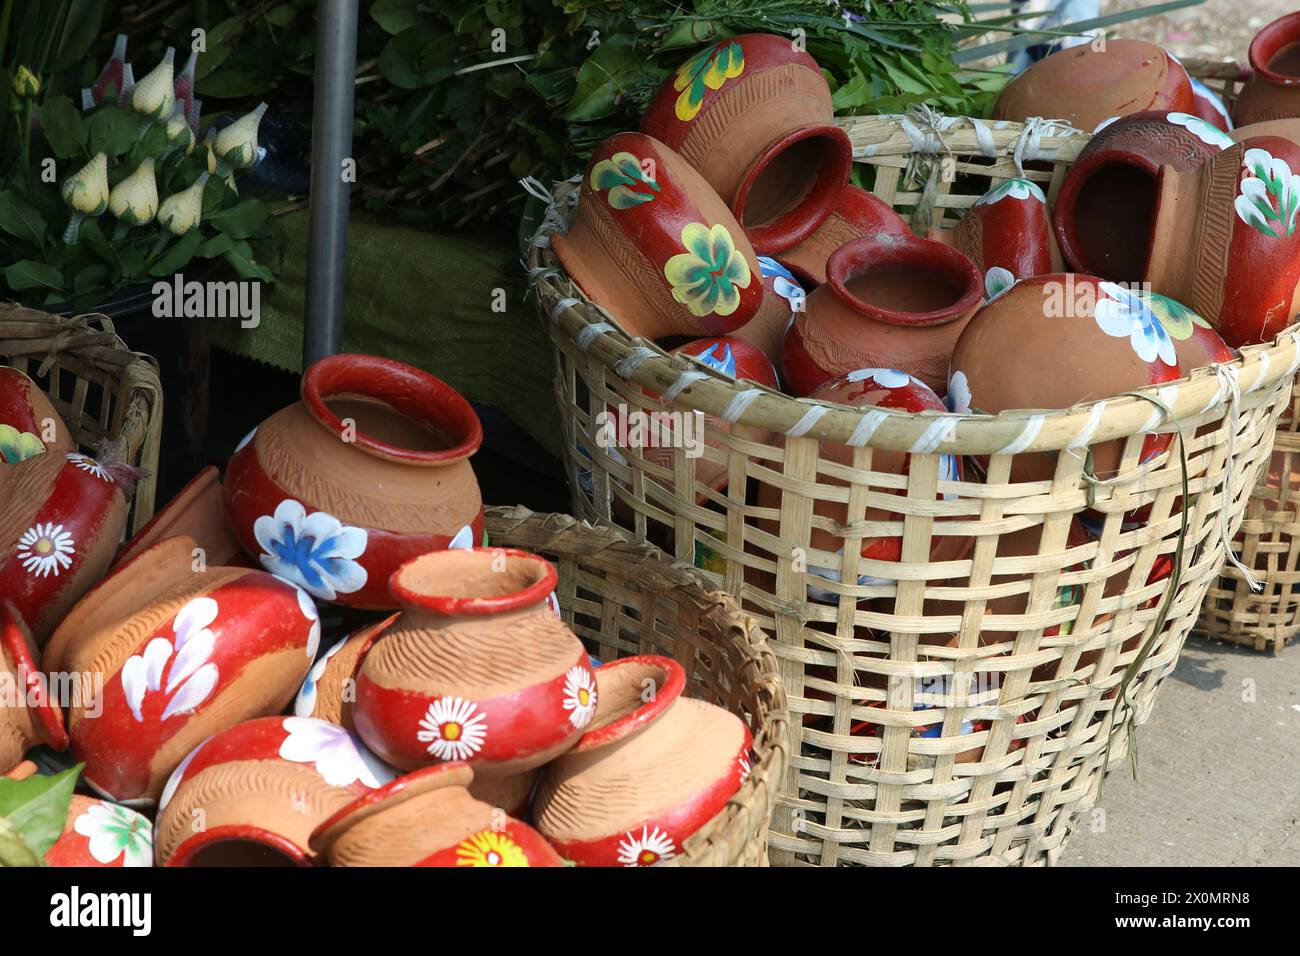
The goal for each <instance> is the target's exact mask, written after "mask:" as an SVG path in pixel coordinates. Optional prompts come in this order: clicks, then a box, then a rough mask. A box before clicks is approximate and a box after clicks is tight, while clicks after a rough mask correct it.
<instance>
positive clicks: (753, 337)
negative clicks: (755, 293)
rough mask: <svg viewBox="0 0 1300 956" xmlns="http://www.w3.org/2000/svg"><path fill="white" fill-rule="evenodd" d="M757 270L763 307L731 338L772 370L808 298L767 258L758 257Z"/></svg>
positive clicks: (791, 276)
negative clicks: (754, 351)
mask: <svg viewBox="0 0 1300 956" xmlns="http://www.w3.org/2000/svg"><path fill="white" fill-rule="evenodd" d="M758 268H759V271H760V272H761V273H762V275H763V304H762V305H761V306H760V307H759V310H758V314H757V315H756V316H754V317H753V318H752V319H750V320H749V321H748V322H746V323H745V324H744V325H742V326H741V327H740V328H738V329H737V330H736V331H735V332H733V333H732V337H733V338H737V339H740V340H741V341H744V342H748V343H749V344H750V345H752V346H754V347H755V348H757V349H760V350H761V351H762V352H763V354H764V355H766V356H767V360H768V361H769V362H771V363H772V367H773V369H774V370H775V369H776V367H777V366H779V365H780V364H781V341H782V340H783V339H784V338H785V333H786V330H788V329H789V328H790V323H791V322H793V321H794V317H795V314H796V313H798V312H802V311H803V307H804V304H805V303H806V302H807V298H808V295H807V293H806V292H805V291H804V288H803V285H802V284H801V283H800V281H799V279H798V278H796V277H795V274H794V273H793V272H792V271H791V270H790V269H788V268H786V267H785V265H783V264H782V263H780V262H778V261H777V260H775V259H773V258H771V257H770V256H759V257H758Z"/></svg>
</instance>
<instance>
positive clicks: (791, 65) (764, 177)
mask: <svg viewBox="0 0 1300 956" xmlns="http://www.w3.org/2000/svg"><path fill="white" fill-rule="evenodd" d="M641 131H642V132H644V133H648V134H649V135H651V136H654V137H656V138H657V139H659V140H662V141H663V142H664V143H666V144H667V145H668V146H670V147H671V148H672V149H675V150H676V151H677V152H679V153H681V155H682V156H683V157H684V158H685V159H686V161H687V162H688V163H690V164H691V165H692V166H694V167H695V168H696V169H698V170H699V171H700V173H701V175H703V177H704V178H705V180H707V181H708V183H709V185H711V186H712V187H713V188H714V189H715V190H717V193H718V195H719V196H721V197H722V198H723V199H724V200H725V201H726V202H727V203H728V204H729V205H730V206H731V210H732V212H734V213H735V215H736V219H737V220H739V221H740V224H741V225H742V226H743V227H744V229H745V232H746V234H747V235H748V236H749V239H750V241H751V242H752V243H753V244H754V248H755V249H757V250H758V251H759V252H761V253H763V254H764V255H773V254H775V253H778V252H781V251H782V250H785V249H789V248H790V247H791V246H794V245H796V244H797V243H799V242H802V241H803V240H805V239H807V238H808V237H809V236H810V235H812V233H813V230H815V229H816V228H817V227H818V226H820V225H821V224H822V222H824V221H825V220H826V218H827V217H828V216H829V215H830V214H831V210H832V209H833V208H834V207H835V203H836V201H837V200H838V198H839V194H840V191H841V190H842V189H843V188H844V185H845V184H846V183H847V182H848V180H849V170H850V167H851V166H852V161H853V148H852V146H851V145H850V143H849V138H848V136H847V135H846V134H845V132H844V131H843V130H842V129H840V128H839V127H838V126H836V125H835V109H834V107H833V105H832V104H831V91H830V88H829V87H828V86H827V85H826V79H825V77H823V76H822V72H821V68H820V67H819V66H818V65H817V61H816V60H814V59H813V58H812V57H811V56H809V55H808V54H807V53H805V52H803V51H802V50H799V49H796V48H795V45H794V44H793V43H791V42H790V39H789V37H782V36H772V35H771V34H766V33H750V34H745V35H744V36H738V37H733V38H731V39H727V40H723V41H721V42H720V43H716V44H714V45H713V46H711V47H709V48H708V49H707V50H703V51H701V52H700V53H697V54H696V55H694V56H693V57H691V58H690V59H689V60H687V61H686V62H685V63H683V64H682V65H681V66H680V67H678V68H677V71H676V73H675V74H674V75H673V77H672V78H671V79H670V80H669V81H668V82H667V83H665V84H664V86H663V88H662V89H661V90H660V91H659V94H658V95H657V96H656V97H655V98H654V99H653V100H651V102H650V106H649V108H647V109H646V113H645V117H644V118H643V119H642V121H641Z"/></svg>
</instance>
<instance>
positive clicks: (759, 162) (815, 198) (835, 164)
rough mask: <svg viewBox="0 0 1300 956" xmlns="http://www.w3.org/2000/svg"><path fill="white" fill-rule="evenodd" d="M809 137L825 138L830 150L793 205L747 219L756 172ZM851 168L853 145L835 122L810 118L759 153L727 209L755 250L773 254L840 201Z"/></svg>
mask: <svg viewBox="0 0 1300 956" xmlns="http://www.w3.org/2000/svg"><path fill="white" fill-rule="evenodd" d="M808 139H823V140H826V144H827V149H828V151H829V155H828V156H827V157H826V161H825V162H824V163H823V164H822V168H821V170H820V172H819V173H818V174H817V178H816V179H815V180H814V181H813V184H812V186H811V187H810V188H809V190H808V193H807V195H806V196H804V198H803V199H802V200H800V201H799V202H798V203H797V204H796V205H795V206H794V207H793V208H791V209H789V210H787V211H786V212H785V213H782V214H781V215H780V216H777V217H776V219H774V220H772V221H771V222H770V223H766V224H764V225H761V226H748V225H746V224H745V205H746V204H747V202H748V201H749V194H750V192H751V191H752V189H753V187H754V184H755V182H757V180H758V177H759V176H760V175H762V173H763V172H764V171H765V170H766V169H767V168H768V167H769V166H770V165H771V164H772V162H773V161H774V160H775V159H776V157H777V156H779V155H780V154H781V153H783V152H785V151H786V150H787V149H789V148H790V147H791V146H794V145H795V144H796V143H801V142H803V141H804V140H808ZM852 169H853V144H852V142H850V140H849V136H848V134H847V133H846V132H844V130H843V129H841V128H840V127H839V126H837V125H835V124H834V123H812V124H809V125H807V126H800V127H798V128H796V129H792V130H790V131H788V132H786V133H784V134H782V135H781V136H778V137H777V138H776V139H774V140H773V141H772V142H770V143H768V145H767V147H766V148H765V149H764V150H763V151H762V152H761V153H759V154H758V156H757V158H755V160H754V162H753V163H752V164H751V165H750V167H749V169H748V170H747V171H746V172H745V175H744V176H742V177H741V180H740V184H739V185H738V186H737V187H736V192H735V195H734V196H732V199H731V203H730V206H731V212H732V214H733V215H734V216H735V217H736V221H737V222H738V223H739V224H740V228H741V229H742V230H744V233H745V235H746V236H747V237H748V238H749V242H750V245H751V246H753V247H754V253H755V255H765V256H772V255H776V254H779V253H781V252H784V251H786V250H787V249H791V248H793V247H795V246H797V245H798V244H799V243H801V242H803V241H804V240H805V239H807V238H808V237H809V236H811V235H812V234H813V233H814V232H816V231H817V229H818V228H820V227H821V225H822V223H824V222H825V221H826V220H827V219H829V218H830V215H831V213H833V212H834V211H835V208H836V206H837V205H838V204H839V200H840V193H841V192H843V190H844V187H845V185H846V184H847V183H848V181H849V174H850V172H851V171H852Z"/></svg>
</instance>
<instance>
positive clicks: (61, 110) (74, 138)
mask: <svg viewBox="0 0 1300 956" xmlns="http://www.w3.org/2000/svg"><path fill="white" fill-rule="evenodd" d="M41 129H42V130H43V131H44V133H45V138H46V140H48V141H49V144H50V149H51V150H53V151H54V155H55V156H57V157H58V158H59V159H68V158H70V157H72V156H78V155H80V154H81V151H82V147H84V146H85V145H86V124H85V121H84V120H82V118H81V112H80V111H79V110H78V109H77V108H76V107H75V106H73V105H72V100H70V99H68V97H66V96H54V97H51V98H50V99H48V100H46V101H45V102H44V103H43V104H42V105H41Z"/></svg>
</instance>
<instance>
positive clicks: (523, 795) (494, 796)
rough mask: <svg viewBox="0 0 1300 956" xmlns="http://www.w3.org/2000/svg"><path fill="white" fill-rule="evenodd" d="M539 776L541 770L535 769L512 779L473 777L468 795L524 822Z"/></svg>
mask: <svg viewBox="0 0 1300 956" xmlns="http://www.w3.org/2000/svg"><path fill="white" fill-rule="evenodd" d="M541 776H542V768H541V767H535V768H533V769H532V770H529V771H528V772H526V773H520V774H516V775H515V776H513V777H475V778H474V779H473V780H471V781H470V784H469V793H470V796H472V797H473V798H474V799H475V800H481V801H482V802H483V803H486V804H487V805H488V806H490V807H495V808H497V809H498V810H501V811H502V812H504V813H506V814H508V815H509V816H512V817H514V818H515V819H516V820H525V819H527V817H528V808H529V804H531V803H532V799H533V790H535V789H536V787H537V781H538V779H540V778H541Z"/></svg>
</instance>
